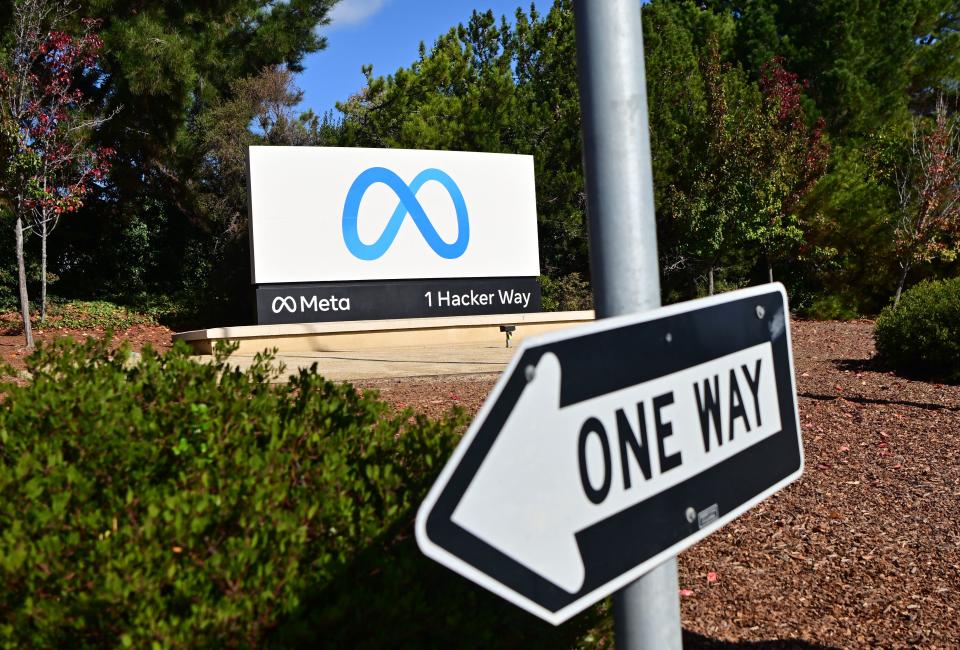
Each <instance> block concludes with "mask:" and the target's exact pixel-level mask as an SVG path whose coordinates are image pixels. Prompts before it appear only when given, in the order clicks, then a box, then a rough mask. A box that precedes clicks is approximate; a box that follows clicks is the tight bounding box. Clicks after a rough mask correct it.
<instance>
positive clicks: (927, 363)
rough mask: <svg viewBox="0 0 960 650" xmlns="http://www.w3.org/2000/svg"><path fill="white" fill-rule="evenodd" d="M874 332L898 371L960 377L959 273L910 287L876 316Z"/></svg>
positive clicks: (956, 380) (879, 349)
mask: <svg viewBox="0 0 960 650" xmlns="http://www.w3.org/2000/svg"><path fill="white" fill-rule="evenodd" d="M874 338H875V339H876V343H877V353H878V355H879V356H880V358H881V359H883V360H884V361H885V362H886V363H888V364H890V366H891V367H893V368H894V369H895V370H897V371H898V372H900V373H903V374H907V375H915V376H921V377H930V378H935V379H942V380H945V381H949V382H953V383H960V277H958V278H953V279H952V280H943V281H935V282H929V281H928V282H922V283H920V284H918V285H917V286H915V287H913V288H912V289H910V290H909V291H906V292H905V293H904V294H903V295H902V296H901V297H900V304H899V305H898V306H897V307H896V308H894V307H893V306H892V305H891V306H889V307H887V308H885V309H884V310H883V312H882V313H881V314H880V317H879V318H877V324H876V327H875V329H874Z"/></svg>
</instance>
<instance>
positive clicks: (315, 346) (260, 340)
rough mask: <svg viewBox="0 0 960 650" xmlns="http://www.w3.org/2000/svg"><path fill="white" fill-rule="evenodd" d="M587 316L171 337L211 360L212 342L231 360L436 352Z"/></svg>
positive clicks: (353, 324)
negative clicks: (273, 354) (269, 354)
mask: <svg viewBox="0 0 960 650" xmlns="http://www.w3.org/2000/svg"><path fill="white" fill-rule="evenodd" d="M593 319H594V313H593V312H592V311H573V312H542V313H534V314H497V315H492V316H451V317H446V318H407V319H398V320H370V321H346V322H339V323H297V324H290V325H245V326H240V327H221V328H215V329H205V330H194V331H190V332H181V333H178V334H174V336H173V338H174V340H181V341H185V342H186V343H188V344H189V345H190V346H191V347H192V348H193V350H194V352H196V353H197V354H201V355H204V354H211V353H212V352H213V346H214V345H215V344H216V342H217V341H230V342H236V343H237V344H239V346H240V347H239V348H238V349H237V351H236V353H235V356H243V355H246V356H252V355H254V354H256V353H257V352H262V351H264V350H269V349H274V348H275V349H277V351H278V352H279V353H280V354H281V355H287V354H291V353H301V352H342V351H351V352H353V351H358V350H376V349H397V348H404V347H408V346H410V347H417V348H424V349H429V348H437V347H440V346H459V345H464V344H472V345H475V346H480V347H481V348H483V347H484V346H490V347H497V346H500V347H503V346H504V342H505V336H504V333H503V332H501V331H500V326H501V325H515V326H516V331H515V332H514V335H513V342H514V344H516V343H518V342H520V341H521V340H523V338H524V337H527V336H531V335H535V334H542V333H544V332H551V331H554V330H558V329H563V328H567V327H571V326H574V325H578V324H582V323H587V322H590V321H592V320H593Z"/></svg>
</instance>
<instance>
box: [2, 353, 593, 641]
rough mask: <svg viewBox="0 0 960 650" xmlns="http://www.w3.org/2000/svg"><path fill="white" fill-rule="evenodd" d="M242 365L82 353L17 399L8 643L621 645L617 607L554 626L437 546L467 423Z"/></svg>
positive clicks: (265, 361)
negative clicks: (428, 506)
mask: <svg viewBox="0 0 960 650" xmlns="http://www.w3.org/2000/svg"><path fill="white" fill-rule="evenodd" d="M225 352H226V350H224V349H222V348H221V349H220V350H219V353H218V356H217V357H216V360H215V362H214V363H213V364H210V365H201V364H197V363H196V362H194V361H192V360H191V359H190V358H189V357H188V355H187V351H186V349H185V348H183V347H175V348H174V350H172V351H171V352H169V353H167V354H165V355H162V356H159V355H156V354H154V353H152V352H150V351H149V350H147V351H145V352H144V353H143V355H142V358H141V360H140V361H139V362H137V363H132V362H131V359H130V358H129V355H128V354H127V353H126V351H125V350H124V349H121V350H120V351H117V352H111V351H110V350H109V343H108V342H93V341H88V342H87V343H86V344H83V345H80V344H76V343H70V342H67V341H64V342H58V343H56V344H55V345H54V346H52V347H48V348H42V349H40V350H38V352H37V353H35V354H34V355H33V356H31V357H30V358H29V359H28V363H27V366H28V371H29V373H31V375H32V379H31V380H30V381H29V383H27V384H25V385H17V384H13V383H10V384H6V385H4V386H2V389H3V392H4V393H5V396H4V398H3V400H2V402H0V549H2V552H0V647H4V648H35V647H79V648H85V647H111V648H112V647H135V648H197V647H200V648H202V647H212V646H228V647H272V648H318V647H320V648H384V647H390V648H418V649H419V648H452V647H457V648H489V647H499V648H539V647H550V648H562V647H588V646H589V647H592V646H599V647H604V646H609V642H610V639H611V636H612V630H611V629H610V628H611V625H610V620H609V617H608V616H606V613H607V611H608V610H607V606H606V605H601V606H600V607H597V608H593V609H592V610H591V611H590V612H589V613H588V614H585V615H581V616H578V617H576V618H575V619H574V620H573V621H571V622H569V623H567V624H565V625H562V626H560V627H557V628H555V627H553V626H550V625H547V624H545V623H543V622H541V621H539V620H538V619H535V618H534V617H532V616H531V615H529V614H527V613H525V612H523V611H521V610H520V609H518V608H516V607H514V606H513V605H510V604H509V603H507V602H505V601H503V600H501V599H500V598H498V597H496V596H494V595H492V594H490V593H488V592H486V591H484V590H482V589H480V588H479V587H476V586H475V585H473V584H472V583H469V582H468V581H466V580H464V579H462V578H460V577H459V576H457V575H456V574H454V573H452V572H450V571H448V570H447V569H445V568H443V567H442V566H440V565H438V564H436V563H435V562H432V561H430V560H428V559H426V558H425V557H424V556H423V555H422V554H421V553H420V552H419V550H418V549H417V546H416V544H415V541H414V537H413V530H412V529H413V519H414V515H415V509H416V507H417V506H418V505H419V503H420V502H421V501H422V499H423V496H424V494H425V493H426V490H427V489H428V487H429V485H430V484H432V482H433V480H434V479H435V477H436V475H437V473H439V471H440V468H441V466H442V464H443V462H444V461H445V460H446V459H447V458H448V456H449V454H450V452H451V451H452V449H453V445H454V444H455V443H456V441H457V439H458V437H459V436H458V432H459V430H460V429H461V428H462V425H463V416H462V414H460V413H459V412H458V413H453V414H450V415H449V416H448V417H447V418H445V419H443V420H440V421H431V420H428V419H426V418H424V417H422V416H416V415H413V414H411V413H410V412H408V411H403V412H399V413H397V412H395V411H394V410H393V409H392V408H391V407H390V406H388V405H387V404H385V403H383V402H381V401H379V400H377V399H375V398H374V397H373V396H371V395H366V394H361V393H359V392H358V391H356V390H354V389H353V388H352V387H350V386H349V385H343V384H333V383H330V382H327V381H324V380H323V378H321V377H320V376H319V375H318V374H317V373H316V369H315V368H314V369H311V370H304V371H301V372H300V373H299V374H298V375H296V376H294V377H292V378H291V380H290V382H289V383H288V384H282V383H281V384H276V383H272V382H273V381H274V380H276V379H277V378H278V376H279V373H280V370H278V369H277V368H276V367H274V366H273V365H272V363H271V361H270V359H269V357H267V356H261V357H258V359H257V360H256V362H255V363H254V364H253V366H252V367H251V368H250V369H249V370H247V371H246V372H240V371H237V370H230V369H228V368H227V367H226V366H225V365H224V363H223V358H224V357H225V354H224V353H225Z"/></svg>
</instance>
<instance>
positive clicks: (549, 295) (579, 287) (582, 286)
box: [537, 272, 593, 311]
mask: <svg viewBox="0 0 960 650" xmlns="http://www.w3.org/2000/svg"><path fill="white" fill-rule="evenodd" d="M537 279H538V281H539V282H540V290H541V306H542V307H543V311H582V310H589V309H593V290H592V289H591V288H590V283H589V282H588V281H587V280H584V279H583V278H582V277H580V274H579V273H576V272H574V273H570V274H569V275H565V276H563V277H561V278H559V279H557V280H554V279H553V278H551V277H550V276H547V275H541V276H540V277H539V278H537Z"/></svg>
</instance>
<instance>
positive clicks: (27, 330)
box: [16, 217, 33, 350]
mask: <svg viewBox="0 0 960 650" xmlns="http://www.w3.org/2000/svg"><path fill="white" fill-rule="evenodd" d="M16 232H17V274H18V280H19V282H20V316H21V317H22V318H23V335H24V336H25V337H26V340H27V349H28V350H32V349H33V329H32V328H31V327H30V300H29V298H28V296H27V270H26V267H25V265H24V263H23V221H21V220H20V217H17V226H16Z"/></svg>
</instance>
